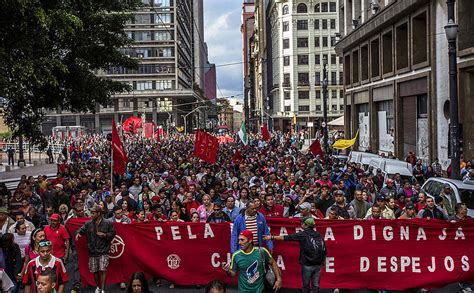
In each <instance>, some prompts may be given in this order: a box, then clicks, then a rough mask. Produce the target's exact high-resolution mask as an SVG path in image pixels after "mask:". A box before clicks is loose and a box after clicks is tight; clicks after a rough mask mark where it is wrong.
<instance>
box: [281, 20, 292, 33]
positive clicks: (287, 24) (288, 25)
mask: <svg viewBox="0 0 474 293" xmlns="http://www.w3.org/2000/svg"><path fill="white" fill-rule="evenodd" d="M289 30H290V23H289V22H288V21H284V22H283V31H284V32H287V31H289Z"/></svg>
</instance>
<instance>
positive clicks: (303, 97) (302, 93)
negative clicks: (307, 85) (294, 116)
mask: <svg viewBox="0 0 474 293" xmlns="http://www.w3.org/2000/svg"><path fill="white" fill-rule="evenodd" d="M298 99H300V100H307V99H309V91H298Z"/></svg>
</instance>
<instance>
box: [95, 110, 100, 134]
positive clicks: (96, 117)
mask: <svg viewBox="0 0 474 293" xmlns="http://www.w3.org/2000/svg"><path fill="white" fill-rule="evenodd" d="M94 124H95V131H97V132H100V129H101V127H100V117H99V114H98V113H96V114H94Z"/></svg>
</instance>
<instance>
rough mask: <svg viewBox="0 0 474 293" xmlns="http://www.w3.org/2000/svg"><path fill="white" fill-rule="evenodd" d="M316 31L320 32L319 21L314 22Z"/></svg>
mask: <svg viewBox="0 0 474 293" xmlns="http://www.w3.org/2000/svg"><path fill="white" fill-rule="evenodd" d="M314 29H315V30H318V29H319V19H315V20H314Z"/></svg>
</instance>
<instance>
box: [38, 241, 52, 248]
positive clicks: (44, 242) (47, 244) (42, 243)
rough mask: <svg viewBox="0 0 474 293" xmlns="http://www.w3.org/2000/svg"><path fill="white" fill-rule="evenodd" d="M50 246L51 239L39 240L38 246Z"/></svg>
mask: <svg viewBox="0 0 474 293" xmlns="http://www.w3.org/2000/svg"><path fill="white" fill-rule="evenodd" d="M44 246H51V241H41V242H40V243H39V247H44Z"/></svg>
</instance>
